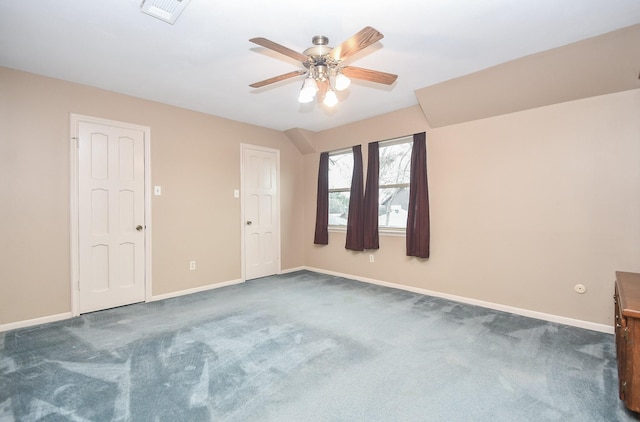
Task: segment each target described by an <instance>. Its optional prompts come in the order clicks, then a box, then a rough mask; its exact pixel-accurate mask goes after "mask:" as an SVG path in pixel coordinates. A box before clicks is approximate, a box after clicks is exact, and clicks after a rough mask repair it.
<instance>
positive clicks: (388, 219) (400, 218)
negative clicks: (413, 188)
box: [378, 187, 409, 229]
mask: <svg viewBox="0 0 640 422" xmlns="http://www.w3.org/2000/svg"><path fill="white" fill-rule="evenodd" d="M408 209H409V188H408V187H404V188H381V189H380V195H379V207H378V226H380V227H391V228H402V229H404V228H406V227H407V213H408V212H407V210H408Z"/></svg>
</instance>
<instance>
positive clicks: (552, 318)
mask: <svg viewBox="0 0 640 422" xmlns="http://www.w3.org/2000/svg"><path fill="white" fill-rule="evenodd" d="M302 269H305V270H309V271H314V272H318V273H321V274H327V275H333V276H337V277H344V278H348V279H352V280H356V281H361V282H364V283H370V284H377V285H379V286H385V287H391V288H394V289H399V290H406V291H409V292H413V293H418V294H422V295H427V296H434V297H440V298H443V299H448V300H452V301H455V302H460V303H466V304H468V305H475V306H481V307H483V308H489V309H494V310H497V311H502V312H508V313H511V314H516V315H522V316H525V317H529V318H535V319H541V320H544V321H549V322H555V323H558V324H564V325H570V326H573V327H579V328H584V329H587V330H592V331H599V332H602V333H607V334H613V327H610V326H608V325H605V324H597V323H595V322H590V321H583V320H579V319H573V318H567V317H563V316H559V315H553V314H547V313H544V312H538V311H532V310H529V309H523V308H516V307H514V306H508V305H502V304H499V303H493V302H486V301H483V300H477V299H472V298H468V297H463V296H456V295H451V294H448V293H441V292H436V291H432V290H427V289H422V288H419V287H412V286H405V285H403V284H397V283H390V282H387V281H382V280H375V279H372V278H367V277H359V276H355V275H351V274H344V273H339V272H336V271H329V270H323V269H321V268H314V267H304V268H302Z"/></svg>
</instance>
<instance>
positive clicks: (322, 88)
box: [316, 79, 329, 103]
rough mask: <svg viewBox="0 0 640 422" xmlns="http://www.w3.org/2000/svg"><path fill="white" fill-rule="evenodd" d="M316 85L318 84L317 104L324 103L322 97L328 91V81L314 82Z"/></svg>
mask: <svg viewBox="0 0 640 422" xmlns="http://www.w3.org/2000/svg"><path fill="white" fill-rule="evenodd" d="M316 83H317V84H318V92H317V93H316V95H317V97H318V102H319V103H321V102H323V101H324V96H325V95H326V94H327V91H328V90H329V79H324V80H320V81H316Z"/></svg>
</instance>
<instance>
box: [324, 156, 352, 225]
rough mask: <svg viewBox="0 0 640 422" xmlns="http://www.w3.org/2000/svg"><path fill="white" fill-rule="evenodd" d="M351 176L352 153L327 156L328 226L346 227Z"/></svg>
mask: <svg viewBox="0 0 640 422" xmlns="http://www.w3.org/2000/svg"><path fill="white" fill-rule="evenodd" d="M352 175H353V152H351V150H350V149H349V150H344V151H336V152H332V153H330V154H329V225H330V226H346V225H347V215H348V212H349V197H350V193H351V177H352Z"/></svg>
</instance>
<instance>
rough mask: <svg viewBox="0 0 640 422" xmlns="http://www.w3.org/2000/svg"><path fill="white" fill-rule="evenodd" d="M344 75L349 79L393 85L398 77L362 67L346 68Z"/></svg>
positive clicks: (343, 70)
mask: <svg viewBox="0 0 640 422" xmlns="http://www.w3.org/2000/svg"><path fill="white" fill-rule="evenodd" d="M342 73H344V75H345V76H347V77H349V78H355V79H362V80H365V81H370V82H376V83H379V84H385V85H391V84H393V83H394V82H395V81H396V79H398V75H394V74H392V73H385V72H379V71H377V70H370V69H363V68H361V67H353V66H345V67H343V68H342Z"/></svg>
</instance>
